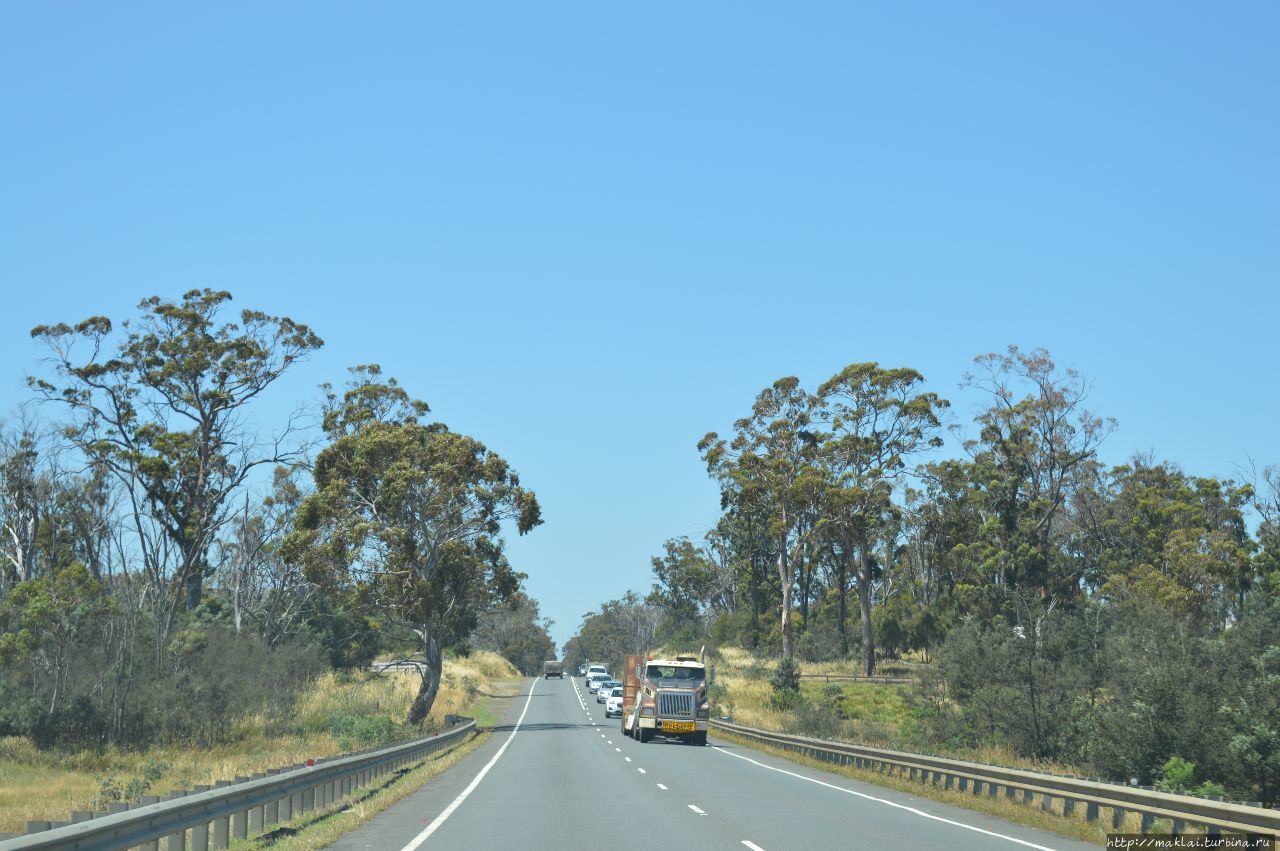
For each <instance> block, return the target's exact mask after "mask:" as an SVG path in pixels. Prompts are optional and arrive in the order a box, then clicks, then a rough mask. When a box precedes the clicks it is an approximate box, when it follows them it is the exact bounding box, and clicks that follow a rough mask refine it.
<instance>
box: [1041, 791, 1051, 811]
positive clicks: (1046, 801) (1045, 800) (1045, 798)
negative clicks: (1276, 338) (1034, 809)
mask: <svg viewBox="0 0 1280 851" xmlns="http://www.w3.org/2000/svg"><path fill="white" fill-rule="evenodd" d="M1040 810H1041V812H1046V813H1049V812H1053V796H1052V795H1041V796H1040Z"/></svg>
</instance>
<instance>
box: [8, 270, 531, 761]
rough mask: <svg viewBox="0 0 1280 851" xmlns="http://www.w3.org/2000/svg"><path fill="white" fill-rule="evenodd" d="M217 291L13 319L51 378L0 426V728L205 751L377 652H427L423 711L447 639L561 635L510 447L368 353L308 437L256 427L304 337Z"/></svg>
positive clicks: (54, 742) (506, 641)
mask: <svg viewBox="0 0 1280 851" xmlns="http://www.w3.org/2000/svg"><path fill="white" fill-rule="evenodd" d="M230 300H231V296H230V294H229V293H226V292H215V291H211V290H193V291H191V292H188V293H185V294H184V295H183V296H182V298H181V299H179V300H176V301H166V300H164V299H161V298H159V297H153V298H149V299H146V300H144V301H143V302H142V303H141V304H140V305H139V315H138V316H135V317H130V318H129V320H128V321H127V322H123V323H113V322H112V321H111V320H109V319H107V318H105V317H91V318H89V319H86V320H84V321H82V322H79V323H78V324H75V325H67V324H61V323H60V324H55V325H41V326H38V327H36V328H35V329H34V330H33V331H32V336H33V338H35V339H36V340H37V341H39V342H40V343H42V344H44V345H45V347H46V349H47V354H48V357H47V359H46V361H45V367H44V372H43V373H40V374H35V375H32V377H31V378H30V379H29V381H28V384H29V387H30V390H31V393H32V404H30V405H27V406H24V407H23V409H22V413H21V414H20V415H19V416H18V417H17V418H16V419H15V420H13V421H10V422H8V423H0V736H6V735H21V736H30V737H32V738H34V739H35V740H36V741H37V742H38V743H39V744H40V745H42V746H75V747H85V746H97V745H102V744H106V743H113V744H117V745H123V746H133V745H142V744H146V743H151V742H155V741H157V740H174V741H196V742H200V743H210V742H213V741H216V740H219V739H221V738H224V737H226V736H228V735H230V731H231V730H232V729H233V727H234V724H233V723H232V722H233V721H235V719H237V718H240V717H243V716H247V715H250V714H255V713H261V714H262V715H264V716H265V717H267V718H268V719H269V718H271V717H275V716H279V715H280V714H282V713H285V712H287V711H288V709H289V706H290V704H291V702H292V700H293V697H294V695H295V693H296V692H297V690H298V689H299V688H300V687H301V686H302V685H303V684H304V683H305V682H306V681H307V680H308V679H310V678H311V677H313V676H314V675H316V674H317V673H318V672H320V671H323V670H326V669H328V668H331V667H338V668H359V667H364V666H367V665H368V664H369V663H370V662H371V661H373V659H374V658H375V657H377V656H380V655H388V654H389V655H393V656H407V655H413V656H415V657H416V658H419V659H422V660H425V661H426V663H427V664H426V665H425V666H424V667H423V669H422V670H423V678H422V686H421V689H420V691H419V695H418V700H417V701H415V704H414V708H413V710H412V711H411V713H410V717H409V718H408V719H407V720H408V721H410V722H414V723H417V722H420V721H421V720H422V719H423V718H425V716H426V713H427V712H428V711H429V710H430V708H431V702H432V701H433V700H434V696H435V693H436V689H438V687H439V677H440V670H441V662H442V657H443V654H444V653H445V652H447V651H448V652H462V653H465V652H468V650H469V649H471V648H475V649H490V650H496V651H497V652H499V653H502V654H503V655H505V656H507V657H508V658H509V659H510V660H511V661H512V662H514V663H515V664H516V665H517V666H518V667H520V668H522V669H523V670H525V671H527V672H533V671H535V670H537V668H538V666H539V665H540V664H541V662H542V660H543V659H545V658H547V656H548V655H549V654H550V653H552V652H553V651H554V644H553V643H552V641H551V639H550V637H549V636H548V633H547V626H548V624H546V623H545V622H544V621H543V620H542V619H541V618H540V617H539V613H538V606H537V603H536V602H535V601H533V600H531V599H530V598H529V597H528V596H527V595H526V594H524V592H523V591H522V585H523V579H524V576H523V574H520V573H518V572H516V571H515V570H513V569H512V567H511V566H510V565H509V564H508V563H507V560H506V557H505V554H504V548H503V540H502V537H501V533H502V529H503V526H504V524H505V523H507V522H510V523H511V524H513V525H514V526H515V527H516V528H517V530H518V531H519V532H520V533H524V532H526V531H529V530H531V529H532V528H534V527H535V526H537V525H538V523H540V522H541V519H540V512H539V508H538V503H537V500H536V498H535V496H534V494H533V493H532V491H529V490H527V489H524V488H522V487H521V486H520V483H519V480H518V478H517V476H516V474H515V472H514V471H513V470H511V469H510V467H509V466H508V464H507V462H506V461H504V460H503V459H502V458H501V457H499V456H498V455H496V454H495V453H493V452H492V451H490V450H489V449H488V448H487V447H485V446H484V445H483V444H481V443H480V442H478V441H476V440H475V439H473V438H470V437H468V436H466V435H461V434H457V433H455V432H453V431H451V430H449V429H448V428H447V427H446V426H444V425H443V424H441V423H438V422H429V421H428V420H426V419H425V415H426V414H427V412H428V409H427V406H426V404H425V403H423V402H420V401H418V400H415V399H413V398H411V397H410V396H409V395H408V394H407V393H406V392H405V391H404V390H403V389H402V388H400V386H399V385H398V384H397V383H396V381H395V379H392V378H386V377H383V376H382V374H381V370H380V369H379V368H378V367H377V366H372V365H365V366H361V367H357V368H355V369H353V370H352V371H351V377H350V379H349V380H348V382H347V383H346V384H345V385H344V386H343V387H342V388H340V389H334V388H332V387H328V386H326V387H325V388H324V392H323V394H322V395H321V396H319V397H318V398H317V413H318V415H319V417H320V418H321V420H322V425H321V428H320V430H319V433H317V432H316V430H314V429H312V430H310V431H308V430H306V429H300V428H299V427H298V423H299V422H301V420H300V419H299V418H298V417H291V418H289V419H288V420H286V421H282V422H276V423H256V422H255V421H254V420H253V418H252V413H253V411H254V410H256V408H257V406H258V403H259V400H260V398H261V397H262V396H263V395H264V394H265V393H267V392H268V391H269V390H270V387H271V385H272V384H273V383H275V382H276V381H277V380H278V379H279V378H280V377H282V376H283V375H284V374H285V373H286V372H288V371H289V369H290V368H291V367H292V366H293V365H294V364H296V363H297V362H298V361H299V360H300V359H302V358H305V357H306V356H307V355H308V354H309V353H310V352H312V351H314V350H316V349H317V348H319V347H320V346H321V345H323V344H322V341H321V340H320V338H319V337H318V336H316V334H315V333H314V332H312V331H311V329H309V328H308V327H307V326H305V325H302V324H300V323H298V322H295V321H294V320H292V319H289V318H286V317H276V316H269V315H267V314H264V313H261V312H259V311H254V310H242V311H240V312H239V313H238V315H234V316H230V317H228V316H227V313H228V311H229V306H228V305H229V302H230ZM33 362H34V359H33ZM317 443H318V446H317V448H316V450H315V451H314V453H312V452H309V451H307V447H308V446H310V445H314V444H317Z"/></svg>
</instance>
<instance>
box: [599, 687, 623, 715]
mask: <svg viewBox="0 0 1280 851" xmlns="http://www.w3.org/2000/svg"><path fill="white" fill-rule="evenodd" d="M624 693H625V692H623V690H622V686H614V687H613V689H612V690H610V692H609V696H608V697H606V698H605V699H604V717H605V718H609V717H611V716H614V715H617V716H618V717H619V718H621V717H622V696H623V694H624Z"/></svg>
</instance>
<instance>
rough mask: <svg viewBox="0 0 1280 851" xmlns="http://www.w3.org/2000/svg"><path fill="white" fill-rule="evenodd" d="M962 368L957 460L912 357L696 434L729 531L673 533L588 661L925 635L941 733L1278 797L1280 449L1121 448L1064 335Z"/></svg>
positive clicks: (898, 647) (855, 369)
mask: <svg viewBox="0 0 1280 851" xmlns="http://www.w3.org/2000/svg"><path fill="white" fill-rule="evenodd" d="M965 380H966V383H967V385H968V387H969V388H970V389H972V390H974V391H976V392H978V393H980V394H981V395H983V396H985V397H986V399H987V400H988V403H989V404H988V405H987V406H986V408H985V410H982V411H981V412H980V413H978V414H977V416H976V418H975V420H974V422H973V423H972V425H971V426H969V427H968V428H967V429H966V430H967V432H968V433H969V434H970V435H971V436H970V437H969V438H968V439H966V440H964V441H963V442H962V443H961V448H962V450H963V451H962V454H960V456H959V457H943V456H942V449H943V447H944V446H945V444H944V442H943V441H942V440H941V432H942V430H943V422H944V420H945V419H946V417H945V414H944V412H945V411H946V410H947V408H948V407H949V406H948V403H947V402H946V400H944V399H941V398H939V397H938V396H936V395H935V394H932V393H929V392H925V391H924V390H923V389H922V384H923V377H922V376H921V375H920V374H919V373H917V372H915V371H914V370H910V369H883V368H881V367H880V366H878V365H877V364H873V363H862V364H853V365H851V366H849V367H847V368H845V369H844V370H842V371H841V372H839V373H838V374H837V375H835V376H833V377H832V378H831V379H830V380H828V381H826V382H824V383H823V384H821V385H820V386H819V387H817V388H816V389H815V390H813V391H810V390H807V389H805V388H804V387H803V386H802V385H801V383H800V382H799V381H798V380H797V379H795V378H783V379H780V380H779V381H777V382H775V383H774V384H773V385H772V386H770V387H768V388H766V389H765V390H764V391H763V392H761V393H760V395H759V396H758V397H757V398H756V400H755V402H754V404H753V405H752V406H751V407H750V408H749V410H748V411H747V413H746V415H745V416H744V417H743V418H741V419H739V420H738V421H737V422H735V423H734V424H733V429H732V434H731V435H729V436H728V437H721V436H719V435H718V434H715V433H711V434H708V435H707V436H706V437H705V438H703V440H702V441H701V442H700V443H699V450H700V451H701V453H702V457H703V460H704V461H705V463H706V465H707V469H708V472H709V473H710V474H711V475H712V476H713V477H715V479H716V480H717V481H718V482H719V483H720V485H721V504H722V508H723V515H722V517H721V518H720V521H719V522H718V523H717V525H716V526H715V528H714V529H712V530H711V532H709V533H708V534H707V536H706V538H705V540H703V541H697V542H695V541H691V540H688V539H686V538H677V539H672V540H670V541H667V542H666V544H665V546H664V550H663V552H662V553H661V554H660V555H658V556H656V557H655V558H654V559H653V573H654V579H655V584H654V586H653V589H652V591H651V592H650V593H649V594H648V595H647V596H646V597H644V598H640V597H638V596H637V595H635V594H631V593H629V594H628V595H627V596H624V597H623V598H621V599H619V600H615V601H611V602H610V603H607V604H605V605H604V606H603V607H602V609H601V610H600V611H599V612H596V613H592V614H591V615H590V616H588V617H587V618H586V619H585V620H584V622H583V624H582V627H581V628H580V630H579V632H578V634H577V635H576V636H575V637H574V638H573V640H571V641H570V643H569V645H568V647H567V653H568V658H569V660H570V661H577V660H578V657H581V658H583V659H585V658H605V659H607V658H613V657H616V656H618V655H620V654H621V653H622V652H629V651H630V650H631V649H632V648H643V647H650V646H655V645H669V644H673V643H674V644H682V645H685V646H690V647H695V648H696V647H697V646H699V645H700V644H702V643H708V644H711V645H712V646H715V645H730V644H732V645H738V646H744V647H749V648H753V649H756V650H762V651H765V652H771V653H774V654H776V655H778V656H780V657H784V658H794V659H796V660H798V661H799V662H801V663H802V664H803V662H804V661H828V660H832V659H845V658H848V659H852V658H857V659H858V660H859V663H860V665H859V666H860V667H861V668H862V669H863V670H864V671H865V673H868V674H869V673H872V671H873V670H874V668H875V665H876V660H877V657H878V655H879V654H887V655H889V656H894V657H897V656H901V655H903V654H912V655H914V656H915V657H916V658H918V659H920V660H927V661H932V662H933V663H934V664H933V665H932V671H931V673H929V674H927V675H926V677H925V681H924V683H923V684H922V687H921V689H920V692H919V693H918V694H917V695H916V696H915V699H916V701H917V707H916V716H917V720H918V721H919V729H920V730H922V731H923V734H922V735H923V736H924V741H923V742H921V743H920V744H921V745H922V746H930V745H932V746H937V747H944V746H946V745H948V744H951V745H957V746H959V745H972V744H978V743H982V742H998V743H1002V744H1006V745H1009V746H1012V747H1014V748H1015V749H1016V750H1017V751H1018V752H1020V753H1022V754H1024V755H1027V756H1035V757H1042V758H1051V759H1057V760H1063V761H1067V762H1070V763H1074V764H1076V765H1080V766H1081V767H1084V768H1086V769H1088V770H1090V771H1093V772H1096V773H1099V774H1102V775H1104V776H1107V777H1111V778H1117V779H1126V780H1127V779H1128V778H1130V777H1137V778H1139V779H1140V780H1141V781H1142V782H1144V783H1147V782H1152V780H1153V779H1154V778H1159V777H1162V776H1164V775H1165V774H1167V769H1166V767H1167V765H1169V764H1170V760H1171V759H1173V760H1174V763H1173V764H1175V765H1183V766H1186V765H1192V766H1194V768H1193V769H1188V771H1192V770H1193V771H1194V775H1195V777H1194V779H1195V780H1197V781H1212V782H1214V783H1219V784H1224V785H1225V786H1226V788H1227V789H1228V791H1229V792H1230V793H1232V794H1235V795H1237V796H1238V797H1243V798H1249V799H1262V800H1267V801H1271V802H1274V801H1276V800H1277V796H1278V795H1280V469H1277V468H1275V467H1271V468H1267V469H1265V470H1262V471H1258V472H1256V473H1253V474H1251V475H1249V476H1246V477H1245V480H1242V481H1237V480H1231V479H1220V478H1216V477H1211V476H1200V475H1195V474H1193V473H1188V472H1185V471H1183V470H1182V469H1180V468H1179V467H1178V466H1177V465H1176V464H1174V463H1172V462H1170V461H1164V460H1158V459H1155V458H1151V457H1135V458H1133V459H1131V460H1130V462H1129V463H1127V464H1123V465H1121V466H1115V467H1109V466H1107V465H1105V464H1104V463H1102V462H1101V461H1100V459H1099V457H1098V448H1099V446H1100V445H1101V444H1102V442H1103V440H1104V438H1105V437H1106V436H1107V434H1108V432H1109V431H1110V430H1111V429H1112V428H1113V426H1114V423H1113V422H1112V421H1111V420H1108V419H1106V418H1103V417H1099V416H1097V415H1095V414H1092V413H1090V412H1089V411H1088V410H1087V409H1086V407H1085V401H1086V397H1087V390H1088V384H1087V382H1086V381H1085V380H1084V379H1083V378H1082V377H1081V376H1079V375H1078V374H1076V373H1075V372H1074V371H1072V370H1061V369H1059V368H1058V367H1057V366H1056V365H1055V364H1054V362H1053V360H1052V359H1051V358H1050V356H1049V354H1048V353H1047V352H1045V351H1043V350H1037V351H1033V352H1029V353H1028V352H1023V351H1020V350H1019V349H1017V348H1015V347H1010V348H1009V350H1008V351H1007V352H1006V353H1002V354H990V355H983V356H980V357H978V358H977V359H976V360H975V363H974V367H973V369H972V371H971V372H969V373H968V374H966V379H965ZM1184 773H1185V772H1184ZM1191 780H1192V778H1191V777H1189V776H1188V777H1185V778H1183V782H1184V785H1190V783H1191ZM1210 788H1212V787H1210Z"/></svg>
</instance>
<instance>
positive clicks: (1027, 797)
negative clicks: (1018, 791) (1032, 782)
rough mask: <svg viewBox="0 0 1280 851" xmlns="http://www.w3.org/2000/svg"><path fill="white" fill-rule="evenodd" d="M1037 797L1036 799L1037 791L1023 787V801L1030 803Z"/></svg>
mask: <svg viewBox="0 0 1280 851" xmlns="http://www.w3.org/2000/svg"><path fill="white" fill-rule="evenodd" d="M1035 799H1036V793H1035V792H1032V791H1031V790H1030V789H1023V790H1022V803H1024V804H1029V803H1031V802H1032V801H1034V800H1035Z"/></svg>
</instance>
